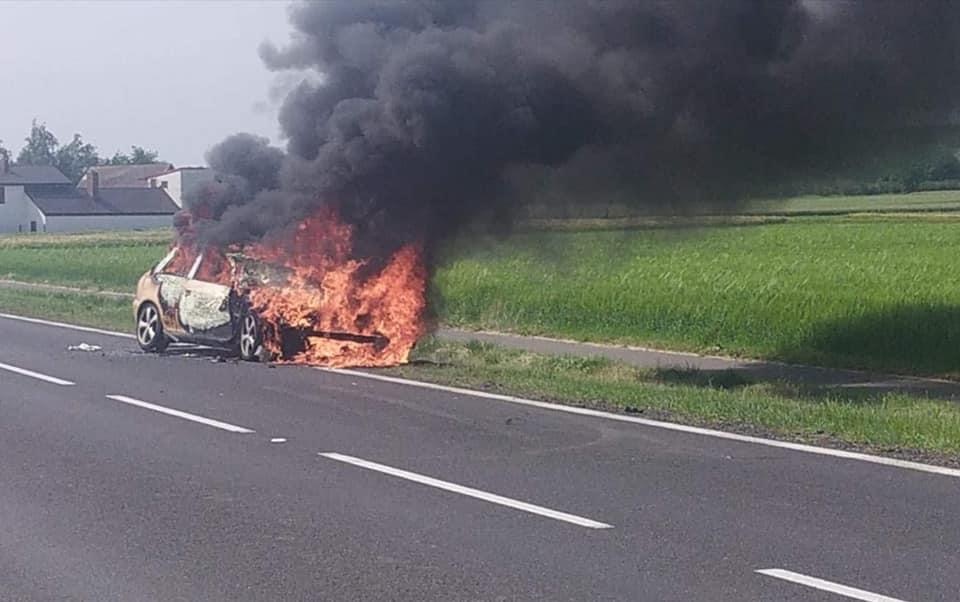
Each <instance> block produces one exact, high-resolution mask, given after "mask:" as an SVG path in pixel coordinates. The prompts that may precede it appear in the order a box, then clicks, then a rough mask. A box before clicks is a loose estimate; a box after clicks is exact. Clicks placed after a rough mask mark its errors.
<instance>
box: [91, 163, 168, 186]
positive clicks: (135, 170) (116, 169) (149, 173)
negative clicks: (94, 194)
mask: <svg viewBox="0 0 960 602" xmlns="http://www.w3.org/2000/svg"><path fill="white" fill-rule="evenodd" d="M171 169H173V164H171V163H144V164H143V165H97V166H96V167H91V168H89V169H87V172H86V173H85V174H83V178H81V179H80V183H79V184H77V186H78V187H81V188H82V187H84V186H86V185H87V176H88V174H89V173H90V170H93V171H96V172H97V173H98V174H99V175H100V188H134V187H135V188H147V187H149V186H150V178H152V177H154V176H158V175H160V174H162V173H166V172H168V171H170V170H171Z"/></svg>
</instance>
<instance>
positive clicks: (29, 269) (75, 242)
mask: <svg viewBox="0 0 960 602" xmlns="http://www.w3.org/2000/svg"><path fill="white" fill-rule="evenodd" d="M171 237H172V233H171V231H170V230H149V231H144V232H104V233H91V234H40V235H30V236H25V235H19V236H2V237H0V279H8V280H21V281H25V282H42V283H48V284H59V285H65V286H75V287H80V288H92V289H100V290H116V291H129V290H132V289H133V287H134V286H135V285H136V283H137V279H138V278H139V277H140V275H141V274H143V272H145V271H147V270H148V269H150V266H152V265H153V264H155V263H156V262H157V261H158V260H159V259H160V258H161V257H163V255H164V252H165V250H166V249H167V247H169V245H170V239H171Z"/></svg>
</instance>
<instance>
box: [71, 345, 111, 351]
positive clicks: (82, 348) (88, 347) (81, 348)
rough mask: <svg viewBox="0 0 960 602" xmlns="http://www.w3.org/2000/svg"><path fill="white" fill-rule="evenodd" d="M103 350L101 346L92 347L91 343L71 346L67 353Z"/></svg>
mask: <svg viewBox="0 0 960 602" xmlns="http://www.w3.org/2000/svg"><path fill="white" fill-rule="evenodd" d="M101 349H103V347H101V346H100V345H91V344H89V343H80V344H79V345H69V346H68V347H67V351H100V350H101Z"/></svg>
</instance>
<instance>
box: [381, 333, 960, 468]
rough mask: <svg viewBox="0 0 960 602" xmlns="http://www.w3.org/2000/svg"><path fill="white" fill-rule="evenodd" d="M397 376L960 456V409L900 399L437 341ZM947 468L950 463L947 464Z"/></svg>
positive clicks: (424, 345) (887, 449) (818, 439)
mask: <svg viewBox="0 0 960 602" xmlns="http://www.w3.org/2000/svg"><path fill="white" fill-rule="evenodd" d="M413 360H414V361H413V363H411V364H408V365H405V366H400V367H397V368H392V369H389V370H386V371H385V372H386V373H388V374H393V375H397V376H403V377H407V378H415V379H418V380H427V381H431V382H436V383H442V384H447V385H454V386H462V387H468V388H477V389H483V390H487V391H495V392H500V393H506V394H514V395H522V396H526V397H530V398H534V399H540V400H547V401H554V402H559V403H566V404H574V405H581V406H588V407H599V408H604V409H610V410H614V411H624V412H629V413H635V414H643V415H645V416H648V417H650V418H654V419H666V420H670V421H675V422H683V423H694V424H700V425H708V426H716V427H719V428H721V429H724V430H735V431H736V430H740V431H748V432H751V433H757V431H758V430H760V431H762V432H763V434H772V435H773V436H776V437H780V438H785V439H791V440H800V441H805V442H812V443H816V444H825V445H833V446H837V445H839V446H850V445H852V446H856V447H866V448H869V449H871V450H873V451H879V452H884V453H888V454H889V453H893V454H899V455H908V456H909V455H911V454H914V455H920V456H923V455H924V454H933V455H935V456H947V457H948V459H949V460H950V461H951V462H952V461H955V460H956V454H957V453H960V404H957V403H954V402H950V401H938V400H930V399H926V398H919V397H912V396H907V395H899V394H882V395H870V394H850V393H842V392H837V391H834V392H823V391H804V390H802V389H799V388H797V387H794V386H790V385H786V384H776V383H751V382H749V381H747V380H744V379H742V378H741V377H739V376H738V375H734V374H732V373H730V374H721V375H716V376H714V377H706V376H705V375H704V374H703V373H700V372H697V371H685V370H670V371H667V372H660V371H656V370H645V369H640V368H635V367H632V366H629V365H626V364H621V363H616V362H612V361H610V360H606V359H602V358H579V357H569V356H545V355H538V354H533V353H527V352H520V351H513V350H507V349H504V348H500V347H496V346H493V345H489V344H484V343H477V342H473V343H465V344H463V343H448V342H438V341H436V340H433V339H427V340H425V341H423V342H421V344H420V345H418V348H417V349H416V350H415V354H414V357H413ZM941 459H943V458H942V457H941Z"/></svg>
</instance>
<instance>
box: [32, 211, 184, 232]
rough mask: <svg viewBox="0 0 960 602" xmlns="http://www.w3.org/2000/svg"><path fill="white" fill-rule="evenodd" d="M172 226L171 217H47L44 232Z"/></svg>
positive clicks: (143, 228)
mask: <svg viewBox="0 0 960 602" xmlns="http://www.w3.org/2000/svg"><path fill="white" fill-rule="evenodd" d="M172 225H173V216H172V215H49V216H47V223H46V231H47V232H91V231H95V230H146V229H151V228H169V227H170V226H172Z"/></svg>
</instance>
